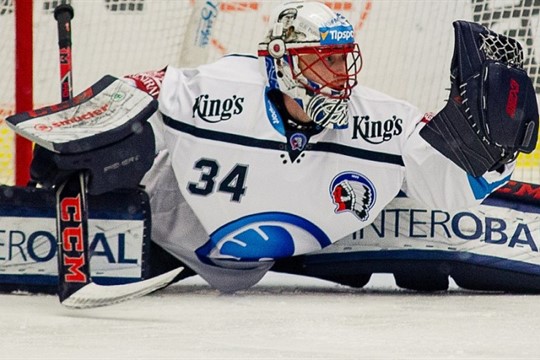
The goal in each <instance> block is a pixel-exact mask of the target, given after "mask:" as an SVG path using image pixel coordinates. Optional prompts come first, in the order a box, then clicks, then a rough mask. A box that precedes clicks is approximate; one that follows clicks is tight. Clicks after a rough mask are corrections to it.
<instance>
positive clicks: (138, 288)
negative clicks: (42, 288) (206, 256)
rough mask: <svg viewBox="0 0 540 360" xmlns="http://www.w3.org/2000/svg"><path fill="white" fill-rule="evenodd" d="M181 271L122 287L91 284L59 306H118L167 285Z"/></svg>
mask: <svg viewBox="0 0 540 360" xmlns="http://www.w3.org/2000/svg"><path fill="white" fill-rule="evenodd" d="M182 270H184V268H183V267H179V268H177V269H174V270H171V271H169V272H166V273H164V274H161V275H159V276H155V277H153V278H150V279H146V280H143V281H137V282H134V283H129V284H122V285H107V286H105V285H98V284H96V283H93V282H91V283H89V284H87V285H85V286H83V287H82V288H80V289H79V290H77V291H76V292H74V293H73V294H71V295H70V296H69V297H67V298H65V299H64V300H62V301H61V304H62V305H64V306H65V307H68V308H71V309H90V308H96V307H102V306H109V305H113V304H118V303H121V302H124V301H128V300H131V299H135V298H138V297H141V296H144V295H147V294H149V293H151V292H153V291H156V290H159V289H161V288H163V287H165V286H167V285H169V284H170V283H171V282H172V281H173V280H174V279H175V278H176V276H178V274H180V273H181V272H182Z"/></svg>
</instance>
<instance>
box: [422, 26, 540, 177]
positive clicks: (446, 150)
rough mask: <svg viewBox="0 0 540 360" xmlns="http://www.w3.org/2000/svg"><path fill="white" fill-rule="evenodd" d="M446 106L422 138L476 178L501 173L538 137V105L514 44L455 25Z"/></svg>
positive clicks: (483, 30) (476, 28) (484, 30)
mask: <svg viewBox="0 0 540 360" xmlns="http://www.w3.org/2000/svg"><path fill="white" fill-rule="evenodd" d="M453 25H454V30H455V45H454V54H453V57H452V64H451V74H450V79H451V88H450V98H449V99H448V103H447V105H446V106H445V107H444V108H443V110H441V111H440V112H439V113H438V114H437V115H435V116H434V117H433V119H431V121H429V122H428V123H427V125H426V126H424V128H422V130H421V131H420V135H421V136H422V137H423V138H424V139H425V140H426V141H427V142H428V143H429V144H431V146H433V147H434V148H435V149H437V150H438V151H439V152H441V153H442V154H443V155H445V156H446V157H448V158H449V159H450V160H452V161H453V162H454V163H455V164H457V165H458V166H459V167H461V168H462V169H463V170H465V171H466V172H467V173H469V174H470V175H472V176H475V177H478V176H481V175H483V174H484V173H485V172H486V171H492V170H497V169H499V168H500V167H501V166H503V165H504V164H506V163H509V162H511V161H513V160H514V159H515V158H516V156H517V155H518V153H519V152H520V151H521V152H524V153H530V152H532V151H533V150H534V148H535V146H536V140H537V137H538V121H539V119H538V105H537V102H536V93H535V91H534V87H533V85H532V81H531V79H530V78H529V77H528V76H527V73H526V72H525V70H523V51H522V48H521V45H520V44H519V43H518V42H517V41H516V40H514V39H511V38H508V37H505V36H503V35H499V34H496V33H494V32H493V31H491V30H489V29H487V28H485V27H483V26H481V25H479V24H476V23H471V22H466V21H456V22H454V23H453Z"/></svg>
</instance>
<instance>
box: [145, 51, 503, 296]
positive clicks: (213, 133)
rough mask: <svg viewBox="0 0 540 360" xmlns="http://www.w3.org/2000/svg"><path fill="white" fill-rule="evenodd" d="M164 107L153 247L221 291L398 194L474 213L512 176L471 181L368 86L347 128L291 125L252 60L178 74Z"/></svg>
mask: <svg viewBox="0 0 540 360" xmlns="http://www.w3.org/2000/svg"><path fill="white" fill-rule="evenodd" d="M158 100H159V110H160V113H159V114H157V115H156V116H155V118H153V119H152V120H151V121H152V125H153V126H154V129H155V132H156V138H157V143H158V148H159V149H160V153H159V155H158V157H157V159H156V162H155V165H154V167H153V168H152V170H151V171H150V172H149V173H148V174H147V176H146V177H145V179H144V183H145V185H146V187H147V191H148V192H149V194H150V197H151V206H152V224H153V225H152V227H153V230H152V232H153V235H152V236H153V240H154V241H155V242H157V243H158V244H160V245H161V246H163V247H164V248H165V249H167V250H168V251H169V252H171V253H172V254H174V255H175V256H177V257H178V258H179V259H181V260H182V261H184V262H185V263H186V264H187V265H188V266H190V267H192V268H193V269H194V270H195V271H196V272H198V273H199V274H200V275H201V276H202V277H203V278H205V279H206V280H207V281H208V282H209V283H210V284H211V285H213V286H215V287H216V288H218V289H221V290H223V291H235V290H238V289H242V288H246V287H249V286H251V285H253V284H254V283H256V282H257V281H259V280H260V278H261V277H262V276H263V275H264V273H265V272H266V271H267V270H268V269H269V268H270V267H271V265H272V260H273V259H277V258H282V257H289V256H294V255H299V254H304V253H308V252H312V251H316V250H320V249H321V248H324V247H326V246H328V245H330V244H331V243H333V242H335V241H337V240H339V239H341V238H343V237H345V236H347V235H349V234H351V233H352V232H354V231H357V230H359V229H360V228H363V227H365V226H367V225H368V224H370V222H371V221H373V220H374V219H375V218H376V216H377V215H378V214H379V212H380V211H381V210H382V209H383V208H384V207H385V206H386V205H387V204H388V203H389V202H390V201H391V200H392V199H393V198H394V197H395V196H396V195H397V194H398V192H400V191H404V192H405V193H406V194H407V195H408V196H409V197H411V198H414V199H416V200H419V201H421V202H423V203H425V204H427V205H428V206H432V207H437V208H447V209H451V208H459V207H469V206H471V205H474V204H475V203H478V202H480V201H481V200H482V199H483V198H484V197H485V196H487V195H488V194H489V193H490V192H492V191H493V190H495V189H496V188H497V187H499V186H501V185H503V184H504V183H505V182H506V181H507V180H508V179H509V177H510V174H511V172H512V170H513V164H511V165H509V166H507V167H506V169H505V171H504V172H503V173H502V174H501V173H498V172H492V173H488V174H486V175H485V176H483V177H480V178H473V177H471V176H468V175H467V174H466V173H465V172H464V171H462V170H461V169H460V168H459V167H457V166H456V165H454V164H453V163H452V162H451V161H449V160H448V159H447V158H445V157H444V156H443V155H441V154H440V153H438V152H437V151H436V150H435V149H433V148H432V147H431V146H430V145H429V144H427V143H426V142H425V141H424V140H423V139H422V138H421V137H420V136H419V130H420V128H421V127H422V126H423V123H422V122H421V120H422V119H423V115H422V113H420V112H419V111H418V110H417V109H416V108H414V107H413V106H411V105H410V104H408V103H406V102H403V101H398V100H395V99H393V98H390V97H388V96H386V95H383V94H381V93H378V92H376V91H373V90H371V89H367V88H365V87H361V86H358V87H356V88H355V90H354V92H353V95H352V97H351V99H350V101H349V126H348V128H347V129H343V130H333V129H322V130H318V131H307V132H302V131H293V130H290V129H288V128H287V127H286V126H285V125H284V121H283V119H282V118H281V117H280V115H279V113H278V111H277V110H276V108H275V107H274V105H273V104H272V103H271V102H270V101H269V99H268V98H267V96H266V79H265V78H264V77H263V75H262V73H261V72H260V71H259V64H258V60H257V59H256V58H254V57H250V56H227V57H224V58H222V59H221V60H219V61H217V62H215V63H212V64H209V65H204V66H200V67H198V68H196V69H177V68H173V67H169V68H167V71H166V73H165V77H164V78H163V83H162V84H161V90H160V93H159V98H158Z"/></svg>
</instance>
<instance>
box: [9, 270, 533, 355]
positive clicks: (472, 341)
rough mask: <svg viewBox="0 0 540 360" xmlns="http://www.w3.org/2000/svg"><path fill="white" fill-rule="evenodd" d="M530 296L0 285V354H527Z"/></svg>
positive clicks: (295, 279)
mask: <svg viewBox="0 0 540 360" xmlns="http://www.w3.org/2000/svg"><path fill="white" fill-rule="evenodd" d="M539 303H540V297H538V296H534V295H507V294H487V293H472V292H467V291H463V290H459V289H457V288H456V287H455V285H453V286H452V287H451V290H450V291H449V292H446V293H434V294H418V293H414V292H409V291H403V290H399V289H397V288H396V287H395V285H394V284H393V280H392V278H391V277H389V276H386V275H379V276H377V277H374V278H373V279H372V281H371V282H370V284H368V286H367V287H365V288H364V289H352V288H348V287H343V286H338V285H335V284H332V283H329V282H325V281H318V280H314V279H309V278H304V277H299V276H290V275H282V274H269V275H267V277H265V278H264V279H263V281H262V282H261V283H260V284H259V285H257V286H255V287H254V288H252V289H250V290H249V291H243V292H240V293H237V294H235V295H223V294H220V293H218V292H217V291H215V290H212V289H210V288H209V287H208V286H207V285H205V283H203V282H202V280H200V279H199V278H192V279H188V280H185V281H184V282H181V283H179V284H177V285H174V286H172V287H169V288H167V289H165V290H163V291H161V292H158V293H154V294H151V295H148V296H146V297H144V298H140V299H136V300H132V301H129V302H126V303H123V304H118V305H114V306H110V307H104V308H96V309H90V310H70V309H66V308H64V307H62V306H61V305H60V304H59V302H58V300H57V298H56V297H55V296H46V295H26V294H21V295H0V359H6V360H7V359H39V360H46V359H54V360H61V359H62V360H63V359H93V360H98V359H111V360H112V359H114V360H120V359H129V360H133V359H235V360H236V359H250V360H256V359H310V360H316V359H325V360H334V359H538V358H540V341H539V340H540V315H539V313H540V312H539V311H537V309H536V306H537V305H538V304H539Z"/></svg>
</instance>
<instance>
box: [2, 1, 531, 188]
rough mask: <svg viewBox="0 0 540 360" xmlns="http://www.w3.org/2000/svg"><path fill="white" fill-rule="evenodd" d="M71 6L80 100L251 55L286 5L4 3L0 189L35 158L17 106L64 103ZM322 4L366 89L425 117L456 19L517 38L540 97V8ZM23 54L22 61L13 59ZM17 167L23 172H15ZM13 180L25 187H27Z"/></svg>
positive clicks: (435, 97) (438, 92)
mask: <svg viewBox="0 0 540 360" xmlns="http://www.w3.org/2000/svg"><path fill="white" fill-rule="evenodd" d="M65 2H68V3H70V4H71V5H72V6H73V8H74V10H75V18H74V19H73V23H72V27H73V63H74V65H73V72H74V74H75V79H77V80H76V81H75V83H74V84H73V85H74V92H75V93H78V92H80V91H81V90H82V89H84V88H86V87H88V86H90V85H91V84H92V83H93V82H95V81H96V80H97V79H99V78H101V76H103V75H104V74H111V75H116V76H121V75H124V74H130V73H135V72H140V71H147V70H152V69H160V68H163V67H164V66H166V65H168V64H171V65H175V66H195V65H198V64H201V63H206V62H208V61H212V60H214V59H216V58H218V57H220V56H222V55H223V54H226V53H230V52H242V53H252V54H253V53H255V52H256V45H257V42H258V41H260V39H261V38H262V36H263V33H264V30H265V28H266V24H267V22H268V15H269V13H270V10H271V9H272V8H273V7H274V6H275V5H276V4H278V3H280V2H281V0H261V1H254V0H244V1H237V0H223V1H218V0H178V1H156V0H92V1H87V0H39V1H38V0H34V1H31V0H2V1H0V34H2V36H0V53H1V54H2V56H1V57H0V73H1V76H0V79H1V80H2V81H0V183H3V184H14V183H15V182H16V178H17V177H16V176H17V173H19V176H20V172H21V171H22V172H23V173H24V171H25V170H26V169H25V166H26V167H27V165H26V163H27V161H28V160H29V159H28V158H27V157H28V154H26V155H25V153H24V149H23V150H20V149H16V147H15V140H14V138H13V134H12V133H11V131H10V130H8V129H7V128H6V127H5V126H4V125H3V124H2V123H3V119H4V118H5V117H6V116H7V115H9V114H11V113H13V112H14V111H15V109H16V108H17V109H21V110H22V108H20V107H17V106H21V105H17V104H16V100H17V101H19V100H20V99H21V98H23V99H25V100H26V101H28V99H29V97H30V95H29V94H31V93H33V103H32V106H33V107H38V106H43V105H48V104H52V103H56V102H59V100H60V94H59V91H58V71H59V69H58V58H57V57H58V51H57V40H56V28H55V26H56V23H55V20H54V17H53V15H52V12H53V10H54V7H56V6H57V5H58V4H59V3H65ZM323 2H325V3H326V4H328V5H329V6H330V7H332V8H333V9H334V10H335V11H337V12H341V13H343V14H344V15H345V16H347V17H348V18H349V20H350V21H351V23H352V24H353V25H354V26H355V28H356V37H357V40H358V42H359V44H360V47H361V50H362V54H363V59H364V67H363V70H362V73H361V74H360V81H361V82H362V83H363V84H366V85H368V86H370V87H373V88H375V89H378V90H380V91H383V92H385V93H388V94H390V95H393V96H395V97H398V98H401V99H404V100H407V101H409V102H411V103H413V104H415V105H417V106H418V107H419V108H421V109H422V110H425V111H438V110H439V109H440V108H442V107H443V106H444V101H445V99H446V97H447V96H448V90H447V89H448V86H449V66H450V59H451V56H452V49H453V29H452V21H453V20H457V19H462V20H472V21H476V22H480V23H482V24H484V25H486V26H488V27H491V28H493V29H494V30H496V31H498V32H502V33H506V34H508V35H510V36H513V37H517V38H518V39H519V40H520V41H521V43H522V44H523V45H524V47H525V57H526V62H525V66H526V68H527V70H528V72H529V74H530V75H531V76H532V77H533V78H534V84H535V87H536V89H537V93H539V94H540V80H539V79H540V0H422V1H419V0H411V1H402V0H349V1H339V0H327V1H323ZM25 3H26V4H28V3H30V4H31V5H33V8H32V7H30V6H25V5H24V4H25ZM17 7H18V8H19V9H18V10H17V11H15V9H16V8H17ZM28 8H30V9H31V10H29V9H28ZM29 11H30V13H28V12H29ZM25 12H26V14H25ZM16 16H22V18H23V19H25V21H26V22H28V19H32V27H31V28H32V29H33V32H32V34H31V38H32V39H33V40H32V41H31V43H32V44H31V45H32V46H31V47H30V48H28V47H27V48H24V45H25V44H24V43H23V42H21V41H18V40H17V41H16V40H15V39H16V36H20V34H19V35H17V32H18V31H20V30H19V29H18V28H16ZM26 36H28V35H26ZM26 45H28V44H26ZM17 51H19V54H20V53H22V56H21V57H17V58H16V56H15V55H16V53H17ZM32 53H33V56H32ZM25 55H26V56H25ZM19 56H20V55H19ZM28 58H31V59H32V58H33V61H32V62H31V65H30V66H29V68H30V69H26V70H24V76H25V77H30V78H31V80H30V83H31V85H30V89H28V88H27V86H28V84H26V85H17V86H15V82H16V78H17V76H16V75H19V76H21V75H22V74H21V71H22V70H21V69H22V68H21V66H22V65H21V63H20V61H21V59H23V60H22V61H24V60H26V61H28ZM17 59H18V60H17ZM18 61H19V62H18ZM28 72H30V73H28ZM26 81H27V82H28V79H26ZM17 91H18V92H17ZM16 94H19V95H17V97H16ZM23 101H24V100H23ZM24 106H28V105H23V107H24ZM381 120H384V119H381ZM27 150H28V146H26V151H27ZM16 164H19V165H20V167H21V168H22V169H19V170H16ZM518 164H519V168H518V170H517V171H516V174H515V179H516V180H522V181H530V182H536V183H538V182H540V151H537V152H534V153H533V154H530V155H521V156H520V158H519V163H518ZM22 179H24V176H23V177H22ZM17 182H19V183H20V184H21V185H22V183H21V180H17ZM22 182H23V183H24V180H22Z"/></svg>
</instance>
